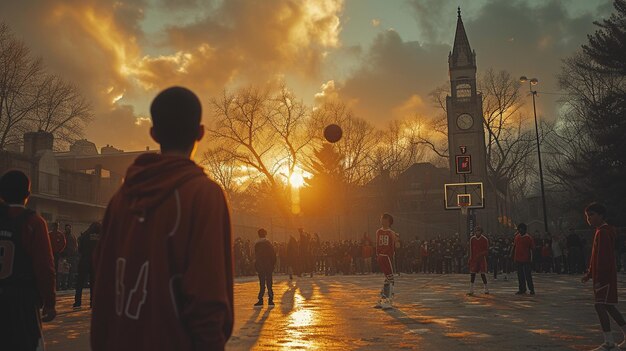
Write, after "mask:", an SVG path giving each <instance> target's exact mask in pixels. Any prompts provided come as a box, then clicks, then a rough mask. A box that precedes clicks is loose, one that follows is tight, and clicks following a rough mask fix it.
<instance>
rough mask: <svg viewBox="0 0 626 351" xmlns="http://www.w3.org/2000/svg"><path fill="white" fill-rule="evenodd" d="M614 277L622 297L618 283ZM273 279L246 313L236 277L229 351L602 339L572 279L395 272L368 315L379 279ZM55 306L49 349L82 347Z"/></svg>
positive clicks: (63, 308)
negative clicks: (532, 291) (529, 283)
mask: <svg viewBox="0 0 626 351" xmlns="http://www.w3.org/2000/svg"><path fill="white" fill-rule="evenodd" d="M622 277H624V279H622ZM619 279H620V280H622V282H621V289H620V296H621V297H623V299H626V276H621V275H620V276H619ZM275 280H276V283H275V294H276V297H275V302H276V306H275V307H274V308H268V307H267V306H265V307H264V308H262V309H254V308H252V305H253V304H254V303H255V302H256V293H257V282H256V281H255V280H254V279H253V278H242V279H237V283H236V286H235V298H236V323H235V332H234V335H233V337H232V338H231V340H230V342H229V344H228V347H227V349H229V350H248V349H258V350H293V349H302V350H503V349H506V350H586V349H590V348H592V347H595V346H597V345H599V344H600V343H601V342H602V336H601V334H600V333H599V327H598V325H597V324H598V322H597V317H596V315H595V313H594V310H593V305H592V304H591V292H590V290H589V289H590V288H591V285H590V284H589V283H588V284H587V285H583V284H582V283H580V281H579V280H580V276H569V275H554V274H543V275H537V276H536V277H535V281H536V282H535V285H536V288H537V295H536V296H534V297H531V296H522V297H519V296H515V295H514V292H515V291H516V290H517V281H516V280H509V281H503V280H498V281H493V282H490V290H491V294H490V295H478V296H476V297H468V296H466V295H465V293H466V291H467V288H468V283H467V280H468V276H466V275H401V276H400V277H397V283H396V299H395V305H396V309H394V310H390V311H381V310H377V309H374V308H372V306H373V305H374V303H375V301H376V299H377V295H378V292H379V290H380V287H381V284H382V280H383V278H382V276H381V275H369V276H335V277H322V276H316V277H313V278H297V280H295V281H294V282H292V283H290V282H289V281H288V280H287V279H286V278H285V277H284V276H279V277H277V278H276V279H275ZM479 280H480V279H477V281H479ZM478 285H480V284H477V286H478ZM477 290H478V291H482V290H480V289H477ZM59 299H60V303H59V311H60V315H59V317H58V318H57V320H55V321H54V322H52V323H48V324H46V326H45V333H46V341H47V345H48V349H49V350H51V351H56V350H88V340H87V338H88V329H89V327H88V319H89V309H86V308H83V309H81V310H78V311H74V310H72V308H71V304H72V302H73V297H72V296H71V295H69V294H63V293H61V294H60V297H59ZM84 301H88V297H87V296H85V299H84ZM620 308H621V309H622V311H625V312H626V304H621V305H620ZM615 338H616V340H617V341H618V342H619V341H621V338H622V337H621V332H620V333H615Z"/></svg>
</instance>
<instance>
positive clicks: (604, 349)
mask: <svg viewBox="0 0 626 351" xmlns="http://www.w3.org/2000/svg"><path fill="white" fill-rule="evenodd" d="M609 350H617V349H616V348H615V344H608V343H606V342H605V343H604V344H602V345H600V346H598V347H596V348H595V349H593V350H591V351H609Z"/></svg>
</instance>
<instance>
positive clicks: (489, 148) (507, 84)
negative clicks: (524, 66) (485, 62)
mask: <svg viewBox="0 0 626 351" xmlns="http://www.w3.org/2000/svg"><path fill="white" fill-rule="evenodd" d="M481 78H482V79H481V80H480V81H479V89H480V90H481V92H482V99H483V123H484V126H485V132H486V134H487V135H486V138H485V139H486V140H485V142H486V152H487V169H488V170H489V175H490V177H489V178H490V179H489V180H490V182H491V183H492V185H494V186H495V185H498V184H502V183H503V182H504V183H505V184H506V183H510V182H514V181H515V178H516V177H517V176H518V175H520V174H521V173H520V167H521V166H524V165H525V162H524V161H526V160H527V159H528V158H529V157H531V156H532V155H533V151H534V150H533V148H532V145H533V140H534V138H533V137H532V133H531V132H530V130H529V127H528V125H527V122H528V118H527V117H526V116H525V115H524V114H523V113H521V111H520V109H521V107H522V105H523V102H522V101H521V95H520V91H519V90H520V83H519V81H518V80H517V79H514V78H513V77H511V74H510V73H508V72H506V71H500V72H498V73H496V72H494V71H493V70H492V69H489V70H487V71H486V72H485V74H483V76H482V77H481Z"/></svg>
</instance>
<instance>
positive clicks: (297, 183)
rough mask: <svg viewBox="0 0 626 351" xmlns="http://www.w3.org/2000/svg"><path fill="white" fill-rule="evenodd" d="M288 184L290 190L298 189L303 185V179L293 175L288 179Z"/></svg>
mask: <svg viewBox="0 0 626 351" xmlns="http://www.w3.org/2000/svg"><path fill="white" fill-rule="evenodd" d="M289 184H291V187H292V188H296V189H299V188H301V187H302V186H303V185H304V177H302V174H300V173H294V174H292V175H291V177H289Z"/></svg>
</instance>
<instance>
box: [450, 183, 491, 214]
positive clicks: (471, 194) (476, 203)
mask: <svg viewBox="0 0 626 351" xmlns="http://www.w3.org/2000/svg"><path fill="white" fill-rule="evenodd" d="M444 196H445V198H444V205H445V208H446V210H460V209H461V206H463V205H466V206H467V208H485V193H484V190H483V183H482V182H476V183H451V184H444Z"/></svg>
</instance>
